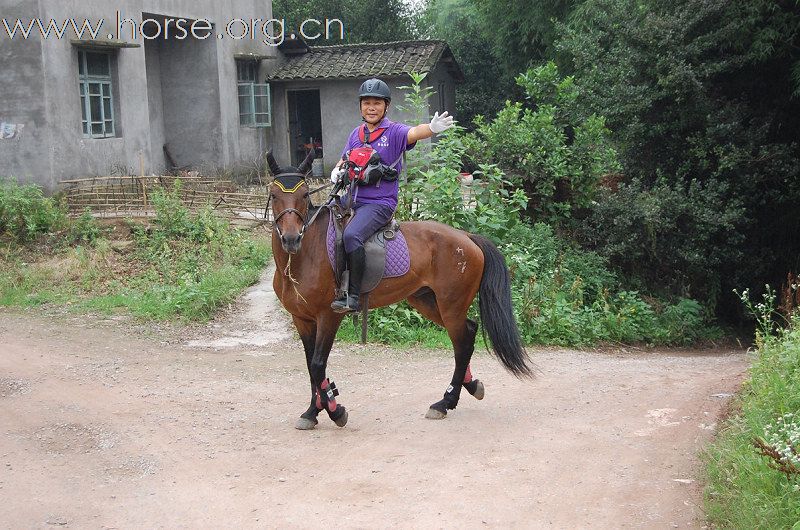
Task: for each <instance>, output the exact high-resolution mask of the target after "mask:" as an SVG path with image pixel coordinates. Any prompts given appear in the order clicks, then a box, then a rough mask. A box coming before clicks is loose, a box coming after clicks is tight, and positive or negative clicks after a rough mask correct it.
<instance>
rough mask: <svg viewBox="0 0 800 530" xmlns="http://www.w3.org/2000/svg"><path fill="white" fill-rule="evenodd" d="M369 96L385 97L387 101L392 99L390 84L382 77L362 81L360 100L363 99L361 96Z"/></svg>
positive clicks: (359, 92)
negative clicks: (381, 78) (382, 79)
mask: <svg viewBox="0 0 800 530" xmlns="http://www.w3.org/2000/svg"><path fill="white" fill-rule="evenodd" d="M367 96H372V97H376V98H383V99H385V100H386V103H390V102H391V101H392V92H391V90H389V85H387V84H386V83H384V82H383V81H381V80H380V79H375V78H373V79H367V80H366V81H364V82H363V83H361V88H360V89H359V90H358V100H359V101H361V98H364V97H367Z"/></svg>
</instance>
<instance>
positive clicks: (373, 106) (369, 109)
mask: <svg viewBox="0 0 800 530" xmlns="http://www.w3.org/2000/svg"><path fill="white" fill-rule="evenodd" d="M387 106H388V105H387V104H386V100H384V99H381V98H375V97H372V96H367V97H364V98H361V116H363V117H364V119H365V120H366V122H367V123H370V124H372V125H376V124H378V123H380V121H381V119H383V115H384V114H385V113H386V107H387Z"/></svg>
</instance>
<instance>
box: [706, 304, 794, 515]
mask: <svg viewBox="0 0 800 530" xmlns="http://www.w3.org/2000/svg"><path fill="white" fill-rule="evenodd" d="M743 298H745V299H746V298H747V293H743ZM767 298H768V300H767V301H766V303H762V304H758V306H760V307H758V308H755V309H756V313H757V314H758V315H757V316H758V321H759V326H758V327H759V335H758V337H757V343H758V344H759V347H758V350H757V351H756V354H755V355H756V358H755V362H754V363H753V366H752V368H751V371H750V380H749V381H747V382H746V383H745V385H744V387H743V389H742V391H741V393H740V395H739V397H738V404H739V407H740V409H741V411H740V412H739V414H737V415H736V416H734V417H732V418H730V419H729V420H728V421H726V422H725V425H724V427H723V428H722V430H721V433H720V436H719V437H718V438H717V440H716V441H715V442H714V444H713V445H712V446H711V447H710V448H709V449H708V450H707V453H706V462H707V467H706V471H707V474H708V485H707V486H706V490H705V506H706V513H707V515H708V517H709V519H710V521H711V522H712V523H713V525H714V527H715V528H776V529H777V528H791V529H798V528H800V522H798V521H800V458H798V456H797V455H798V454H800V427H798V422H797V420H798V418H800V327H797V322H798V320H797V316H796V317H795V319H794V324H795V325H794V327H789V328H786V329H784V330H782V331H778V332H777V333H776V334H774V335H773V334H769V332H770V330H771V329H772V314H771V313H772V311H771V307H772V306H771V300H769V298H770V297H769V296H768V297H767ZM748 303H749V301H748ZM750 307H751V309H753V308H754V306H753V305H751V306H750ZM765 332H766V334H765ZM759 445H760V446H761V447H758V446H759ZM762 448H766V449H767V450H768V452H771V453H772V456H767V455H766V454H764V451H762ZM773 451H774V452H773ZM776 457H777V458H776ZM781 461H782V462H783V463H784V464H785V463H787V462H788V463H789V464H791V465H786V466H785V468H784V469H785V470H786V472H782V471H780V470H779V469H776V467H777V468H780V467H781ZM791 466H794V469H795V471H794V472H791Z"/></svg>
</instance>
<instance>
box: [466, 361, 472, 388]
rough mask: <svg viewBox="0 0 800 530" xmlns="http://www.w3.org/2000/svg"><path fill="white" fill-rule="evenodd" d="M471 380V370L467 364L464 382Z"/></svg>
mask: <svg viewBox="0 0 800 530" xmlns="http://www.w3.org/2000/svg"><path fill="white" fill-rule="evenodd" d="M471 382H472V370H470V368H469V365H467V374H466V375H465V376H464V384H467V383H471Z"/></svg>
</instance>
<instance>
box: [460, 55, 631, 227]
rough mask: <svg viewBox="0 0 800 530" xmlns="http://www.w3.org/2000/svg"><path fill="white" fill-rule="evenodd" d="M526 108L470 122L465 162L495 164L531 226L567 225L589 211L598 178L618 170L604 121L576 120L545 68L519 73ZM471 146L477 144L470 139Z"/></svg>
mask: <svg viewBox="0 0 800 530" xmlns="http://www.w3.org/2000/svg"><path fill="white" fill-rule="evenodd" d="M517 83H518V84H519V85H520V86H522V87H523V88H524V89H525V91H526V93H527V99H528V104H527V106H526V105H523V103H521V102H516V103H512V102H510V101H507V102H506V106H505V108H504V109H502V110H501V111H500V112H499V113H498V114H497V117H496V118H495V119H493V120H491V121H488V122H487V121H485V120H484V118H483V117H480V116H479V117H477V118H476V120H475V125H476V132H475V133H474V138H472V139H470V141H468V142H467V145H468V146H470V147H471V149H470V150H469V152H468V153H467V156H468V158H470V159H471V160H473V161H474V162H475V163H477V164H484V165H485V164H492V163H494V164H497V165H498V166H499V167H500V168H502V170H503V171H504V172H505V173H506V174H507V175H508V176H509V179H510V180H511V181H512V182H514V183H515V184H517V185H519V186H521V187H522V189H524V190H525V193H526V195H527V198H528V204H527V214H528V215H529V216H530V217H531V218H532V219H535V220H536V221H544V222H548V223H551V224H556V225H565V226H570V225H572V224H573V222H572V218H573V217H574V216H575V214H576V212H577V211H580V210H583V209H586V208H588V207H589V206H590V204H591V201H592V199H593V198H594V195H595V193H596V191H597V186H598V183H599V181H600V179H601V177H602V176H603V175H605V174H607V173H610V172H615V171H618V170H619V164H618V163H617V158H616V156H617V155H616V152H615V151H614V149H613V148H612V147H611V144H610V141H609V134H610V131H609V130H608V129H607V128H606V126H605V120H604V118H602V117H601V116H597V115H593V114H592V115H584V114H583V112H582V110H581V107H580V106H579V104H578V101H579V92H578V90H577V87H576V86H575V84H574V81H573V79H572V78H571V77H566V78H562V77H561V76H560V75H559V73H558V70H557V68H556V66H555V64H553V63H548V64H546V65H544V66H540V67H538V68H533V69H530V70H528V71H527V72H525V73H524V74H522V75H520V76H519V77H518V78H517ZM476 140H477V141H476Z"/></svg>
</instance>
